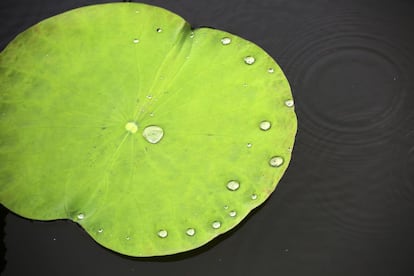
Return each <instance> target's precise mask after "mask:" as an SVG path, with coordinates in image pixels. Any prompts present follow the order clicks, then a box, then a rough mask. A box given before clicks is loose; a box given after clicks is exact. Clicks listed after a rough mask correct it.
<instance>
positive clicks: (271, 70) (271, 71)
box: [267, 68, 275, 73]
mask: <svg viewBox="0 0 414 276" xmlns="http://www.w3.org/2000/svg"><path fill="white" fill-rule="evenodd" d="M267 72H269V73H274V72H275V69H273V68H269V69H267Z"/></svg>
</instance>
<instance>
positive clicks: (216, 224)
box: [211, 221, 221, 229]
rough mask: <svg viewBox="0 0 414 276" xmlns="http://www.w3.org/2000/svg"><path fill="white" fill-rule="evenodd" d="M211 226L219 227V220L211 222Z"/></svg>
mask: <svg viewBox="0 0 414 276" xmlns="http://www.w3.org/2000/svg"><path fill="white" fill-rule="evenodd" d="M211 227H213V228H214V229H219V228H220V227H221V222H220V221H215V222H213V223H212V224H211Z"/></svg>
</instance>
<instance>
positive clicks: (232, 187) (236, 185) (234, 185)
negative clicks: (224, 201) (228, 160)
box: [227, 180, 240, 191]
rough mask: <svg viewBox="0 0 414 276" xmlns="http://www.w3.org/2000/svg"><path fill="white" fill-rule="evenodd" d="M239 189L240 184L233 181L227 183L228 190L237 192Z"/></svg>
mask: <svg viewBox="0 0 414 276" xmlns="http://www.w3.org/2000/svg"><path fill="white" fill-rule="evenodd" d="M239 188H240V183H239V182H237V181H235V180H231V181H229V182H228V183H227V189H229V190H230V191H236V190H237V189H239Z"/></svg>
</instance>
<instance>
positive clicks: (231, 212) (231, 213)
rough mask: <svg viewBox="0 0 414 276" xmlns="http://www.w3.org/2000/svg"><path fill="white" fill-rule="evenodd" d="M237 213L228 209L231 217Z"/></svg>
mask: <svg viewBox="0 0 414 276" xmlns="http://www.w3.org/2000/svg"><path fill="white" fill-rule="evenodd" d="M236 215H237V212H236V211H230V212H229V216H231V217H232V218H233V217H235V216H236Z"/></svg>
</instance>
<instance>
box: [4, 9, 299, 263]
mask: <svg viewBox="0 0 414 276" xmlns="http://www.w3.org/2000/svg"><path fill="white" fill-rule="evenodd" d="M0 93H1V94H0V129H1V132H0V160H1V168H0V188H1V189H0V200H1V203H2V204H3V205H5V206H6V207H7V208H9V209H10V210H12V211H13V212H15V213H17V214H19V215H21V216H24V217H27V218H31V219H38V220H53V219H70V220H73V221H75V222H77V223H78V224H80V225H81V226H82V227H83V228H84V229H85V230H86V231H87V232H88V233H89V234H90V235H91V236H92V237H93V238H94V239H95V240H96V241H97V242H98V243H100V244H102V245H103V246H105V247H107V248H110V249H112V250H114V251H117V252H120V253H123V254H126V255H131V256H154V255H166V254H173V253H177V252H182V251H185V250H190V249H193V248H196V247H199V246H201V245H203V244H205V243H207V242H208V241H210V240H211V239H213V238H214V237H216V236H217V235H219V234H222V233H224V232H226V231H228V230H229V229H231V228H233V227H234V226H235V225H237V224H238V223H239V222H240V221H241V220H242V219H243V218H244V217H246V215H247V214H248V213H249V212H250V211H251V210H252V209H253V208H255V207H257V206H258V205H260V204H261V203H263V202H264V201H265V200H266V198H268V197H269V195H270V194H271V193H272V191H273V190H274V189H275V187H276V185H277V183H278V181H279V180H280V178H281V177H282V175H283V173H284V171H285V170H286V168H287V166H288V163H289V161H290V157H291V149H292V146H293V142H294V137H295V133H296V116H295V113H294V108H293V101H292V95H291V92H290V88H289V84H288V81H287V80H286V78H285V76H284V74H283V72H282V71H281V69H280V68H279V66H278V65H277V64H276V63H275V61H274V60H273V59H272V58H271V57H270V56H269V55H268V54H266V53H265V52H264V51H263V50H262V49H260V48H259V47H258V46H256V45H255V44H253V43H251V42H248V41H246V40H244V39H242V38H240V37H238V36H236V35H233V34H230V33H226V32H223V31H219V30H213V29H210V28H200V29H196V30H192V29H191V28H190V26H189V24H188V23H186V22H185V21H184V20H183V19H182V18H181V17H179V16H177V15H175V14H173V13H171V12H169V11H166V10H163V9H161V8H158V7H153V6H148V5H144V4H136V3H117V4H104V5H96V6H89V7H85V8H80V9H76V10H72V11H69V12H66V13H63V14H61V15H58V16H55V17H52V18H50V19H47V20H45V21H42V22H40V23H39V24H37V25H35V26H33V27H31V28H30V29H28V30H26V31H25V32H23V33H21V34H20V35H19V36H18V37H17V38H16V39H14V40H13V41H12V42H11V43H10V44H9V45H8V46H7V47H6V49H5V50H4V51H3V52H2V53H1V54H0Z"/></svg>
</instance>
